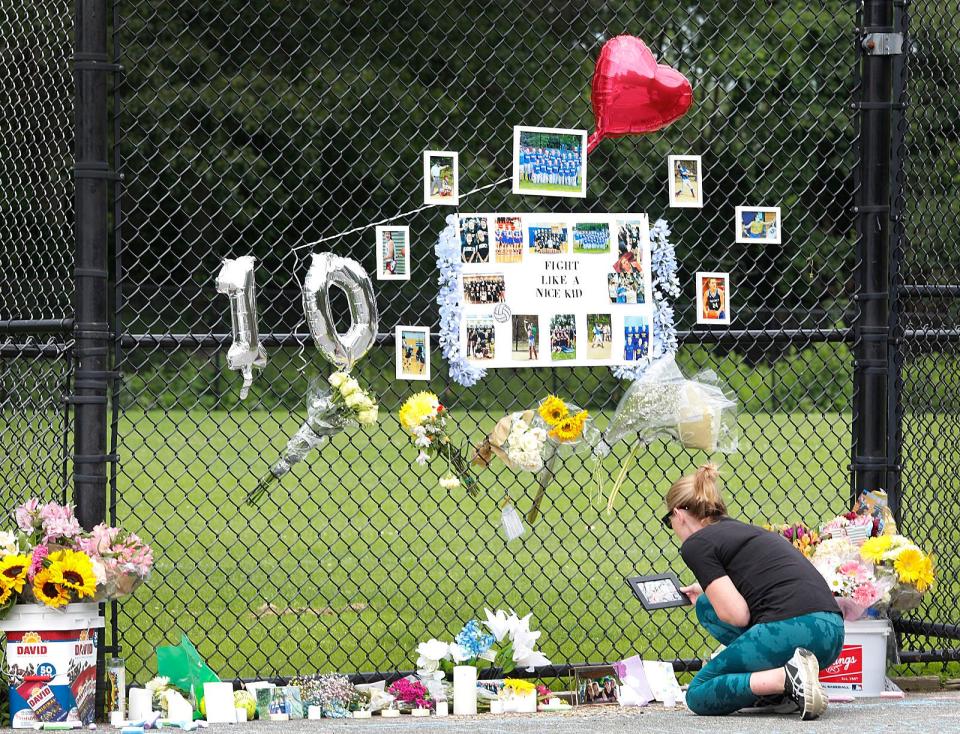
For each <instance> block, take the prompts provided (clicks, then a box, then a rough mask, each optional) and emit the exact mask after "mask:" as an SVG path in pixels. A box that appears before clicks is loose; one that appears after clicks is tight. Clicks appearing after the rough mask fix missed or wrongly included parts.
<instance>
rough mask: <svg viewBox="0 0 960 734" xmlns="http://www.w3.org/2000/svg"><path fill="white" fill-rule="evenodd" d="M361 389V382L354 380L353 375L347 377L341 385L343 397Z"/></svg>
mask: <svg viewBox="0 0 960 734" xmlns="http://www.w3.org/2000/svg"><path fill="white" fill-rule="evenodd" d="M359 390H360V383H359V382H357V381H356V380H354V379H353V378H352V377H349V378H347V379H346V380H345V381H344V383H343V384H342V385H340V394H341V395H343V397H348V396H350V395H353V394H354V393H355V392H358V391H359Z"/></svg>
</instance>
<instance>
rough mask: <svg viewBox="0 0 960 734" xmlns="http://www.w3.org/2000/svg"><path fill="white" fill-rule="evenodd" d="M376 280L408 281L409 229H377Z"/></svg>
mask: <svg viewBox="0 0 960 734" xmlns="http://www.w3.org/2000/svg"><path fill="white" fill-rule="evenodd" d="M376 232H377V280H410V228H409V227H407V226H403V227H397V226H394V225H390V226H382V227H377V230H376Z"/></svg>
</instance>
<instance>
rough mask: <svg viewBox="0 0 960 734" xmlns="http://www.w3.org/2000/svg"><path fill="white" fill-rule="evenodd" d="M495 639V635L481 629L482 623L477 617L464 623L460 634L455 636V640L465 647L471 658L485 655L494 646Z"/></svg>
mask: <svg viewBox="0 0 960 734" xmlns="http://www.w3.org/2000/svg"><path fill="white" fill-rule="evenodd" d="M495 641H496V640H495V639H494V637H493V635H491V634H489V633H485V632H484V631H483V629H481V627H480V623H479V622H478V621H477V620H475V619H471V620H470V621H469V622H467V623H466V624H465V625H463V629H462V630H460V634H458V635H457V636H456V638H454V642H456V643H457V644H458V645H459V646H460V647H461V648H463V650H464V652H466V653H467V655H468V656H470V657H471V658H475V657H479V656H480V655H483V654H484V653H485V652H486V651H487V650H489V649H490V648H491V647H493V643H494V642H495Z"/></svg>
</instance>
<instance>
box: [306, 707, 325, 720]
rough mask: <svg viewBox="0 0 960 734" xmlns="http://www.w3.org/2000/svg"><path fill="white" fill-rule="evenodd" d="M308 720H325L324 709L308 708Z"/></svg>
mask: <svg viewBox="0 0 960 734" xmlns="http://www.w3.org/2000/svg"><path fill="white" fill-rule="evenodd" d="M307 718H308V719H310V720H311V721H316V720H317V719H322V718H323V708H322V707H320V706H308V707H307Z"/></svg>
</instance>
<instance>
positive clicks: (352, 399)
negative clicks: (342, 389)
mask: <svg viewBox="0 0 960 734" xmlns="http://www.w3.org/2000/svg"><path fill="white" fill-rule="evenodd" d="M366 399H367V398H366V397H364V395H363V393H359V392H354V393H350V394H349V395H347V397H346V403H347V407H348V408H360V407H365V406H364V405H363V403H364V401H365V400H366Z"/></svg>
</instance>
